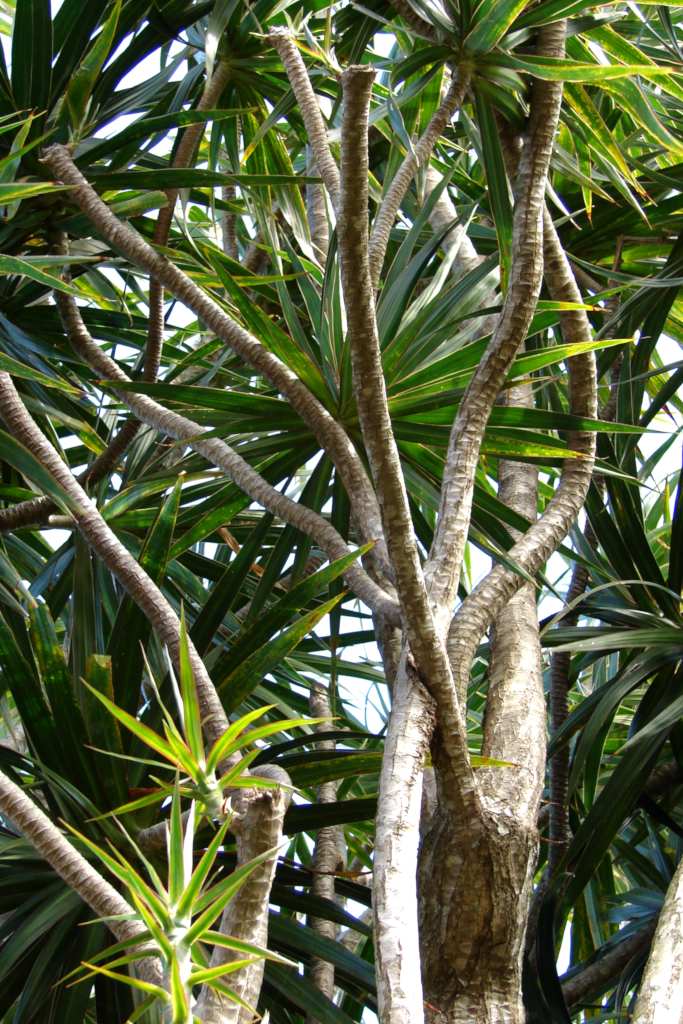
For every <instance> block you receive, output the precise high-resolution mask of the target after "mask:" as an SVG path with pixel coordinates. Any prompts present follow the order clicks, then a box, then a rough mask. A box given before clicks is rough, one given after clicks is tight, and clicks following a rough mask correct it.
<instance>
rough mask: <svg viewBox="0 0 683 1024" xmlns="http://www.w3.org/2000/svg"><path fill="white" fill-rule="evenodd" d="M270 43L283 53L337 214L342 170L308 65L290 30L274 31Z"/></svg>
mask: <svg viewBox="0 0 683 1024" xmlns="http://www.w3.org/2000/svg"><path fill="white" fill-rule="evenodd" d="M268 41H269V42H270V43H272V45H273V46H274V47H275V49H276V50H277V52H278V53H279V55H280V60H281V61H282V64H283V67H284V69H285V71H286V72H287V78H288V79H289V84H290V85H291V87H292V92H293V93H294V95H295V97H296V101H297V103H298V104H299V110H300V111H301V116H302V118H303V121H304V127H305V128H306V134H307V136H308V143H309V145H310V147H311V149H312V150H313V158H314V160H315V164H316V166H317V168H318V171H319V173H320V177H321V178H322V179H323V182H324V183H325V188H326V189H327V191H328V192H329V194H330V199H331V200H332V206H333V207H334V209H335V210H336V209H337V207H338V206H339V168H338V167H337V164H336V163H335V160H334V157H333V156H332V151H331V150H330V144H329V141H328V138H327V127H326V125H325V122H324V120H323V116H322V114H321V113H320V107H319V106H318V101H317V99H316V98H315V93H314V92H313V87H312V85H311V80H310V78H309V77H308V71H307V70H306V65H305V64H304V62H303V60H302V58H301V54H300V53H299V50H298V48H297V45H296V43H295V42H294V40H293V39H292V36H291V34H290V33H289V32H288V31H287V29H285V28H274V29H272V31H271V32H270V33H269V34H268Z"/></svg>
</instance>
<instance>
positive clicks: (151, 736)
mask: <svg viewBox="0 0 683 1024" xmlns="http://www.w3.org/2000/svg"><path fill="white" fill-rule="evenodd" d="M83 682H84V684H85V686H87V687H88V689H89V690H90V692H91V693H92V694H93V696H95V697H96V698H97V700H99V701H100V703H101V704H103V705H104V706H105V708H107V710H108V711H109V712H111V714H112V715H113V716H114V718H116V719H117V721H119V722H121V724H122V725H125V727H126V729H128V731H129V732H131V733H132V734H133V735H134V736H136V737H137V738H138V739H139V740H140V741H141V742H142V743H144V744H145V746H147V747H150V748H151V749H152V750H156V752H157V754H161V756H162V757H165V758H166V760H167V761H169V762H170V763H171V764H173V765H175V764H176V756H175V753H174V751H173V749H172V747H171V746H170V744H169V743H167V742H166V741H165V740H162V738H161V736H159V735H158V734H157V733H155V732H154V731H153V730H152V729H150V728H149V726H147V725H145V724H144V722H141V721H140V720H139V719H138V718H133V716H132V715H129V714H128V712H127V711H124V710H123V708H120V707H117V705H116V704H114V702H113V701H111V700H109V698H108V697H105V695H104V694H103V693H99V692H98V691H97V690H95V689H94V687H92V686H90V685H89V684H88V683H87V682H86V681H85V680H83Z"/></svg>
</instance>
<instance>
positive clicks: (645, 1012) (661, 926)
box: [631, 860, 683, 1024]
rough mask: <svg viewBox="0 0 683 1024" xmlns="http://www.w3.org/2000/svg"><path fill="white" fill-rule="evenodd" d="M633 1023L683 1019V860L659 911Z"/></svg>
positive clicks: (672, 1022)
mask: <svg viewBox="0 0 683 1024" xmlns="http://www.w3.org/2000/svg"><path fill="white" fill-rule="evenodd" d="M631 1020H632V1024H660V1022H661V1024H664V1021H666V1024H682V1022H683V860H681V861H680V862H679V864H678V867H677V868H676V873H675V874H674V876H673V878H672V880H671V884H670V885H669V889H668V892H667V894H666V899H665V900H664V906H663V907H662V909H661V912H660V914H659V920H658V922H657V930H656V931H655V935H654V939H653V940H652V948H651V950H650V956H649V958H648V961H647V964H646V966H645V972H644V974H643V978H642V981H641V983H640V988H639V990H638V999H637V1001H636V1008H635V1010H634V1012H633V1017H632V1019H631Z"/></svg>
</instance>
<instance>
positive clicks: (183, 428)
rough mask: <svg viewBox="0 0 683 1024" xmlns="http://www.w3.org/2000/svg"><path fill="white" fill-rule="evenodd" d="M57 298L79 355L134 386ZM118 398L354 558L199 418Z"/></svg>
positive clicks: (389, 607)
mask: <svg viewBox="0 0 683 1024" xmlns="http://www.w3.org/2000/svg"><path fill="white" fill-rule="evenodd" d="M55 299H56V302H57V305H58V307H59V311H60V313H61V316H62V319H63V321H64V325H65V327H66V331H67V334H68V337H69V340H70V341H71V344H72V345H73V347H74V348H75V349H76V351H77V352H78V353H79V354H80V355H81V356H82V357H83V359H85V361H86V362H87V363H88V364H89V365H90V366H92V367H93V369H95V370H96V371H97V372H98V373H101V374H102V376H103V377H108V378H110V379H111V380H113V381H118V382H119V383H130V378H129V377H128V376H127V375H126V374H125V373H124V372H123V370H121V369H120V368H119V366H118V365H117V363H115V362H114V360H113V359H111V358H110V357H109V356H108V355H106V354H105V353H104V352H102V350H101V349H100V348H99V346H98V345H96V344H95V342H94V341H93V339H92V338H91V336H90V334H89V332H88V330H87V328H86V326H85V324H84V323H83V319H82V317H81V314H80V310H79V308H78V306H77V305H76V302H75V301H74V299H73V298H72V296H70V295H66V294H64V293H63V292H59V293H56V295H55ZM115 394H116V395H117V397H118V398H120V399H121V401H122V402H124V403H125V404H126V405H127V406H128V408H129V409H130V410H131V411H132V412H133V413H134V414H135V415H136V416H137V418H138V419H139V420H141V421H142V422H143V423H147V424H148V425H149V426H151V427H154V429H155V430H160V431H162V432H163V433H165V434H168V435H169V436H170V437H174V438H175V439H176V440H178V441H184V442H186V443H187V444H188V445H189V446H190V447H191V448H192V449H193V450H194V451H196V452H199V454H200V455H203V456H204V458H205V459H207V460H208V461H209V462H210V463H211V464H212V465H214V466H217V467H218V468H219V469H222V470H223V472H224V473H226V475H227V476H228V477H229V478H230V479H231V480H233V481H234V482H235V483H236V484H237V486H238V487H240V488H241V490H243V491H244V493H245V494H248V495H249V497H250V498H251V499H252V500H253V501H256V502H258V503H259V505H261V506H263V507H264V508H267V509H268V510H269V511H271V512H274V513H275V515H277V516H279V517H280V518H281V519H282V520H283V521H284V522H286V523H289V524H290V525H292V526H294V527H295V528H296V529H297V530H301V531H302V532H303V533H305V534H307V535H308V536H310V537H312V538H313V539H314V540H315V542H316V543H317V544H318V545H319V546H320V547H321V548H322V549H323V550H324V551H325V552H327V554H328V557H329V558H330V559H335V558H341V557H342V556H343V555H348V554H349V552H350V550H351V549H350V548H349V547H348V545H347V544H346V543H345V541H344V540H343V539H342V537H341V536H340V535H339V534H338V533H337V531H336V530H335V528H334V527H333V526H332V524H331V523H329V522H328V521H327V520H326V519H323V517H322V516H320V515H318V514H317V513H316V512H313V511H312V510H311V509H309V508H306V507H305V506H304V505H300V504H298V503H297V502H295V501H292V500H291V498H288V497H287V496H286V495H284V494H281V493H280V491H277V490H276V489H275V488H274V487H271V485H270V484H269V483H268V482H267V480H265V479H264V478H263V477H262V476H261V474H260V473H257V472H256V470H255V469H252V467H251V466H250V465H249V463H248V462H245V460H244V459H243V458H242V457H241V456H240V455H238V454H237V452H235V451H234V450H233V449H232V448H231V447H230V446H229V445H228V444H226V442H225V441H222V440H220V439H219V438H216V437H213V438H207V439H206V440H203V439H202V434H204V433H205V432H206V431H205V428H203V427H201V426H200V425H199V424H198V423H195V422H194V420H190V419H187V418H186V417H185V416H180V415H179V414H178V413H175V412H171V411H170V410H169V409H166V408H164V406H162V405H159V403H158V402H155V401H154V400H153V399H151V398H148V397H147V396H146V395H136V394H135V393H133V392H128V391H117V390H116V389H115ZM345 578H346V580H347V581H348V583H349V585H350V586H351V587H352V589H353V590H354V592H355V593H356V594H357V595H358V597H360V598H361V600H363V601H365V602H366V603H367V604H368V606H369V607H370V608H373V609H377V610H379V611H382V612H383V613H384V614H387V615H389V617H390V618H391V619H392V620H393V621H396V620H397V619H398V609H397V607H396V605H395V602H394V601H393V600H392V599H391V598H390V597H389V596H388V595H387V594H385V592H384V591H383V590H381V588H380V587H378V586H377V584H376V583H374V581H373V580H371V579H370V577H369V576H368V574H367V573H366V572H365V571H364V570H363V569H361V568H360V566H358V565H354V566H352V567H351V568H349V570H348V571H347V573H346V574H345Z"/></svg>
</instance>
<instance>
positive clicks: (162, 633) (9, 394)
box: [0, 373, 228, 741]
mask: <svg viewBox="0 0 683 1024" xmlns="http://www.w3.org/2000/svg"><path fill="white" fill-rule="evenodd" d="M0 416H1V417H2V419H3V420H4V421H5V423H6V425H7V427H8V428H9V430H10V431H11V432H12V434H13V436H14V437H15V438H16V439H17V440H18V441H20V442H21V444H23V445H24V446H25V447H26V448H28V449H29V451H30V452H31V453H32V455H33V456H34V457H35V458H36V459H38V461H39V462H40V463H41V464H42V465H43V466H44V467H45V468H46V469H47V470H48V472H49V473H50V474H51V475H52V476H53V477H54V479H55V480H56V481H57V483H58V484H59V485H60V487H61V488H62V490H63V491H64V492H65V493H66V495H67V496H68V498H69V499H70V504H71V512H72V515H73V517H74V519H75V520H76V522H77V524H78V528H79V529H80V531H81V533H82V534H83V536H84V537H85V538H86V540H87V541H88V543H89V544H90V546H91V547H92V548H93V550H94V551H95V552H96V553H97V554H98V555H99V556H100V558H101V559H102V561H103V562H104V564H105V565H106V566H107V568H108V569H110V571H111V572H112V573H114V575H115V576H116V578H117V579H118V580H119V582H120V584H121V586H122V587H123V588H124V590H125V591H126V592H127V593H128V594H130V596H131V597H132V599H133V600H134V601H135V603H136V604H137V605H138V607H139V608H141V610H142V611H143V612H144V614H145V615H146V616H147V618H148V619H149V621H150V623H151V624H152V626H153V627H154V630H155V632H156V633H157V636H158V637H159V640H160V641H161V643H162V644H166V645H167V647H168V649H169V652H170V654H171V658H172V660H173V662H174V664H175V665H178V664H179V655H180V621H179V619H178V616H177V615H176V613H175V612H174V611H173V609H172V608H171V606H170V604H169V603H168V602H167V600H166V598H165V597H164V595H163V594H162V593H161V591H160V590H159V588H158V587H157V586H156V584H155V583H153V582H152V580H151V579H150V578H149V576H148V575H147V573H146V572H145V571H144V570H143V569H142V568H141V567H140V566H139V565H138V563H137V561H136V560H135V559H134V558H133V556H132V555H131V554H130V552H129V551H128V550H127V549H126V548H125V547H124V546H123V544H121V542H120V541H119V540H118V538H117V537H116V536H115V534H114V533H113V532H112V531H111V530H110V528H109V526H108V525H107V524H106V522H105V521H104V519H103V518H102V516H101V515H100V513H99V512H98V511H97V509H96V508H95V506H94V505H93V504H92V502H91V500H90V499H89V498H88V495H87V494H86V493H85V491H84V490H83V488H82V487H81V486H80V484H79V483H78V481H77V480H75V479H74V477H73V476H72V474H71V472H70V470H69V468H68V467H67V466H66V465H65V464H64V463H63V462H62V460H61V459H60V457H59V456H58V455H57V453H56V451H55V450H54V448H53V447H52V446H51V445H50V444H49V443H48V441H47V440H46V438H45V437H44V436H43V434H42V433H41V432H40V430H39V429H38V427H37V425H36V423H35V422H34V421H33V419H32V418H31V416H30V415H29V413H28V412H27V410H26V408H25V407H24V404H23V402H22V401H21V398H20V397H19V395H18V393H17V391H16V389H15V387H14V384H13V383H12V379H11V377H10V376H9V374H7V373H0ZM188 644H189V652H190V661H191V664H192V671H193V674H194V678H195V684H196V687H197V696H198V699H199V702H200V707H201V712H202V720H203V725H204V729H205V731H206V734H207V737H208V738H209V739H210V741H213V740H216V739H217V738H218V737H219V736H221V735H222V734H223V732H224V731H225V730H226V729H227V727H228V719H227V716H226V714H225V711H224V710H223V705H222V704H221V702H220V699H219V697H218V694H217V693H216V690H215V688H214V685H213V683H212V682H211V678H210V677H209V674H208V672H207V671H206V668H205V667H204V663H203V661H202V659H201V658H200V657H199V654H198V653H197V651H196V649H195V648H194V646H193V645H192V643H191V641H188Z"/></svg>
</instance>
